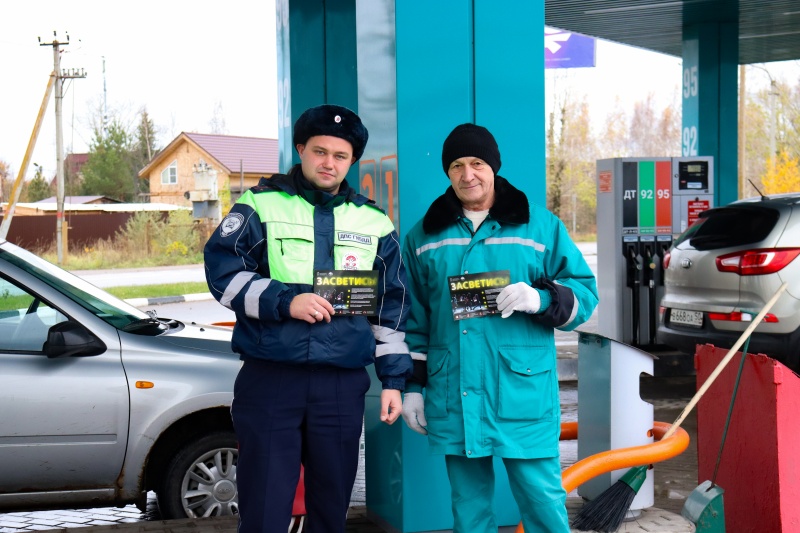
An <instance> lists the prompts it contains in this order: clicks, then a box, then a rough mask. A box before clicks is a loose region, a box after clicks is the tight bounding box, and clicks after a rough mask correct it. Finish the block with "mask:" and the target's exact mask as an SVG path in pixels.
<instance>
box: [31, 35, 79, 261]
mask: <svg viewBox="0 0 800 533" xmlns="http://www.w3.org/2000/svg"><path fill="white" fill-rule="evenodd" d="M68 44H69V34H67V40H66V41H59V40H58V39H57V38H56V32H55V31H54V32H53V41H52V42H49V43H43V42H42V39H41V38H39V46H52V47H53V74H55V77H56V87H55V93H56V94H55V100H56V191H57V192H56V251H57V252H58V264H59V265H60V264H63V263H64V253H65V252H66V251H67V250H66V248H67V246H66V245H67V231H66V230H67V228H66V227H65V226H64V138H63V126H62V120H61V105H62V100H63V99H64V80H65V79H73V78H85V77H86V72H84V70H83V69H80V70H77V69H71V70H69V71H66V70H65V71H63V72H62V70H61V47H62V46H67V45H68Z"/></svg>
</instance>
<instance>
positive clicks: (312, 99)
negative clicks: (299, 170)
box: [275, 0, 358, 183]
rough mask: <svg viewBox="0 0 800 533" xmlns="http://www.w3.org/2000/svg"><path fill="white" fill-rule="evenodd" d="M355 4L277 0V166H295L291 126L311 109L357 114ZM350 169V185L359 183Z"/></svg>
mask: <svg viewBox="0 0 800 533" xmlns="http://www.w3.org/2000/svg"><path fill="white" fill-rule="evenodd" d="M355 4H356V2H355V0H291V1H290V0H275V8H276V25H277V32H276V34H277V48H276V51H277V54H278V143H279V144H278V145H279V168H280V171H281V172H286V171H288V170H289V169H290V168H291V167H292V165H293V164H295V163H298V162H299V159H298V157H297V151H296V150H295V148H294V146H292V126H293V125H294V123H295V121H296V120H297V117H299V116H300V114H301V113H302V112H303V111H305V110H306V109H308V108H309V107H313V106H317V105H320V104H338V105H343V106H345V107H348V108H350V109H352V110H354V111H356V112H357V111H358V88H357V75H358V73H357V61H356V17H355ZM357 174H358V172H357V169H356V168H351V170H350V173H349V174H348V181H350V182H351V183H352V182H353V181H354V180H356V179H357Z"/></svg>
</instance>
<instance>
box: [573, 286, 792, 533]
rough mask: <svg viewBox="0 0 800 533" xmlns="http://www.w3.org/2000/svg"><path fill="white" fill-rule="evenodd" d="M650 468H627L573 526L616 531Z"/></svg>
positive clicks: (748, 331) (702, 389) (729, 356)
mask: <svg viewBox="0 0 800 533" xmlns="http://www.w3.org/2000/svg"><path fill="white" fill-rule="evenodd" d="M786 287H787V283H786V282H784V283H783V284H782V285H781V286H780V287H779V288H778V290H777V291H776V292H775V294H774V295H773V296H772V298H771V299H770V300H769V301H768V302H767V304H766V305H765V306H764V308H763V309H762V310H761V312H759V313H758V315H756V317H755V318H754V319H753V322H752V323H751V324H750V325H749V326H747V329H745V330H744V332H743V333H742V335H741V336H740V337H739V340H737V341H736V343H735V344H734V345H733V347H732V348H731V349H730V350H729V351H728V353H727V354H725V357H723V358H722V361H720V362H719V364H718V365H717V367H716V368H715V369H714V371H713V372H711V375H709V376H708V379H707V380H706V381H705V383H703V385H702V386H701V387H700V389H698V391H697V392H696V393H695V395H694V396H693V397H692V399H691V401H689V404H688V405H687V406H686V407H685V408H684V409H683V411H682V412H681V414H680V416H678V418H677V419H676V420H675V422H674V423H673V424H672V426H671V427H670V428H669V430H668V431H667V432H666V433H665V434H664V436H663V437H662V439H661V440H664V439H666V438H669V437H670V436H672V434H673V433H675V432H676V431H677V430H678V428H679V427H680V425H681V424H682V423H683V421H684V419H685V418H686V416H687V415H688V414H689V412H690V411H691V410H692V409H694V406H695V405H697V402H699V401H700V398H701V397H702V396H703V394H705V392H706V391H707V390H708V388H709V387H710V386H711V384H712V383H713V382H714V380H715V379H717V376H719V374H720V373H721V372H722V370H723V369H724V368H725V366H726V365H727V364H728V363H729V362H730V360H731V359H733V356H734V355H736V351H737V350H738V349H739V348H740V347H741V346H742V344H743V343H744V341H745V339H747V338H748V337H749V336H750V334H751V333H752V332H753V330H754V329H756V326H758V325H759V324H760V323H761V321H762V320H763V319H764V315H766V314H767V312H768V311H769V310H770V309H771V308H772V306H773V305H775V302H777V301H778V298H779V297H780V295H781V294H782V293H783V291H784V290H786ZM648 468H649V465H642V466H636V467H633V468H631V469H630V470H628V472H626V473H625V475H623V476H622V477H621V478H619V479H618V480H617V482H616V483H614V484H613V485H611V486H610V487H609V488H607V489H606V490H605V491H603V492H602V494H600V496H598V497H597V498H595V499H594V500H591V501H589V502H587V503H586V504H585V505H584V506H583V508H582V509H581V510H580V512H579V513H578V515H577V516H576V517H575V520H573V522H572V524H571V525H572V527H573V528H575V529H577V530H579V531H601V532H603V533H611V532H614V531H617V530H618V529H619V527H620V526H621V525H622V521H623V520H624V519H625V515H626V514H627V513H628V510H629V509H630V506H631V503H633V499H634V498H635V497H636V493H637V492H639V489H640V488H642V484H643V483H644V480H645V478H646V477H647V469H648Z"/></svg>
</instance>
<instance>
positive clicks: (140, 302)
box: [125, 292, 213, 307]
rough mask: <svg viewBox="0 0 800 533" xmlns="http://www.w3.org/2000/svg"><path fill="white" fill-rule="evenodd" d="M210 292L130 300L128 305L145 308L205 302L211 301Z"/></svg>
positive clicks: (127, 301)
mask: <svg viewBox="0 0 800 533" xmlns="http://www.w3.org/2000/svg"><path fill="white" fill-rule="evenodd" d="M212 298H213V296H211V293H210V292H203V293H198V294H184V295H183V296H161V297H159V298H128V299H127V300H125V302H126V303H128V304H130V305H132V306H134V307H145V306H148V305H162V304H179V303H183V302H201V301H203V300H211V299H212Z"/></svg>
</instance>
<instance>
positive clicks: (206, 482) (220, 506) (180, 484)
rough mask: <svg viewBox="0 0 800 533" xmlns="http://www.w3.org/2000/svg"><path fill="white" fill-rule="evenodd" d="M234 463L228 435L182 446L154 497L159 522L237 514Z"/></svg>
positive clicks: (234, 453) (233, 441)
mask: <svg viewBox="0 0 800 533" xmlns="http://www.w3.org/2000/svg"><path fill="white" fill-rule="evenodd" d="M238 459H239V451H238V449H237V447H236V436H235V435H234V433H233V432H232V431H220V432H216V433H212V434H210V435H206V436H204V437H202V438H200V439H198V440H194V441H191V442H189V443H187V444H186V445H184V447H183V448H181V449H180V450H179V451H178V453H177V454H176V455H175V457H174V458H173V459H172V461H170V463H169V466H168V467H167V472H166V474H165V476H164V480H163V482H162V484H161V490H159V491H158V494H157V497H158V508H159V510H160V511H161V516H162V518H163V519H165V520H170V519H175V518H187V517H188V518H199V517H206V516H230V515H236V514H239V498H238V492H237V490H236V463H237V461H238Z"/></svg>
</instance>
